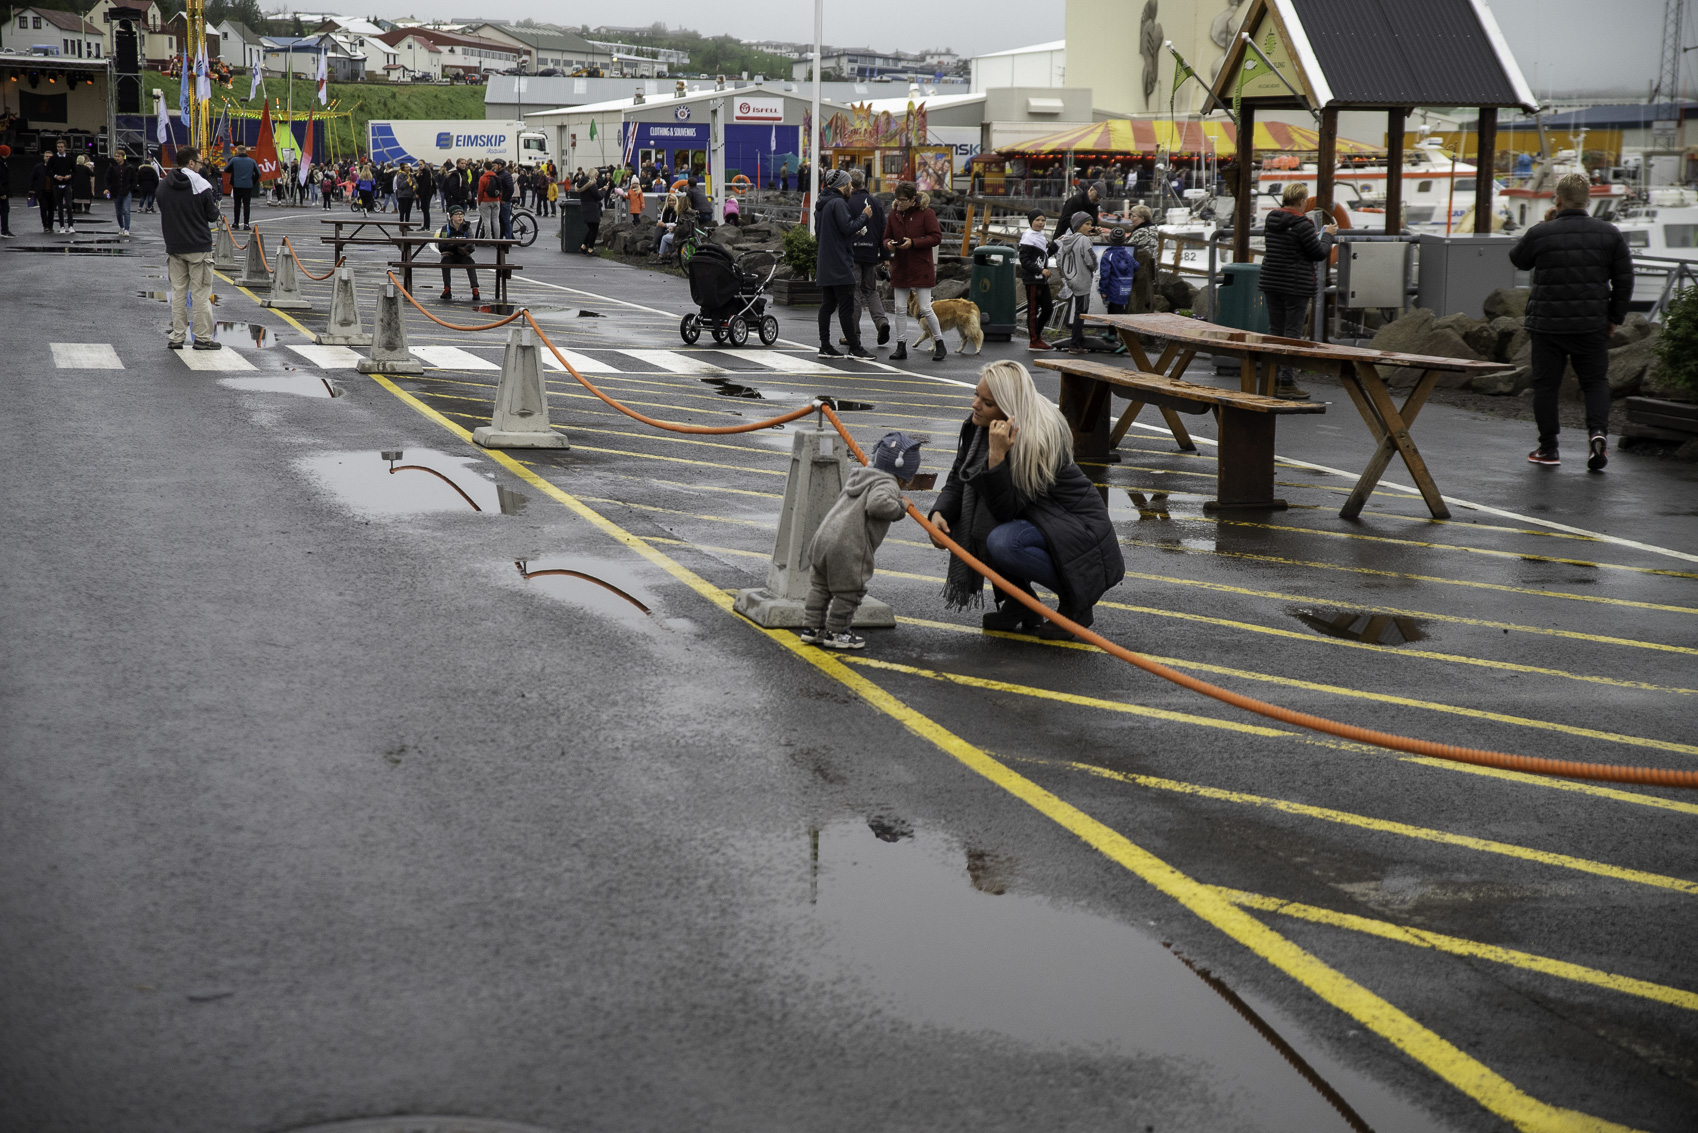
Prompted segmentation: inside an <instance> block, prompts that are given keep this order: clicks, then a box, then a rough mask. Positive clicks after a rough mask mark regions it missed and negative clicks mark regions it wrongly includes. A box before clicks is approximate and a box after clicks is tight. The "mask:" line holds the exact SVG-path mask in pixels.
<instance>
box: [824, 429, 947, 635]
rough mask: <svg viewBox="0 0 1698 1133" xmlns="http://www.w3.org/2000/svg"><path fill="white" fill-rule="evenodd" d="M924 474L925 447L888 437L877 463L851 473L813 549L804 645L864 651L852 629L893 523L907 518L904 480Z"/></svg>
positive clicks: (881, 443) (875, 452)
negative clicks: (904, 514)
mask: <svg viewBox="0 0 1698 1133" xmlns="http://www.w3.org/2000/svg"><path fill="white" fill-rule="evenodd" d="M919 468H920V442H919V441H916V440H914V439H913V438H912V437H910V436H908V435H907V434H906V433H886V434H885V435H884V436H882V437H880V438H879V442H878V444H877V445H876V446H874V448H873V452H872V460H871V462H870V463H869V464H867V465H866V466H865V467H862V468H857V469H855V470H854V471H853V472H851V473H849V481H848V483H846V484H844V485H843V494H842V495H841V496H838V497H837V502H836V503H835V504H832V505H831V510H830V511H828V512H826V513H825V518H824V519H823V520H821V521H820V526H819V530H818V531H816V532H815V533H814V539H813V542H812V543H810V544H808V562H809V564H810V565H811V566H812V567H813V575H812V578H811V579H810V583H809V587H808V601H807V605H806V606H805V607H804V609H803V612H802V624H803V626H804V627H805V628H804V629H803V630H802V640H803V642H805V643H806V644H808V645H823V646H825V647H826V648H828V649H864V648H866V645H867V639H866V638H864V637H862V636H861V635H860V634H857V633H851V632H850V631H849V623H850V622H851V621H852V620H853V619H854V617H855V611H856V610H857V609H858V608H859V607H860V605H861V599H862V598H865V597H866V596H867V582H868V580H869V579H871V578H872V576H873V565H874V561H873V559H874V555H875V554H877V552H878V546H879V544H880V543H882V542H884V536H885V532H887V531H889V530H890V523H891V521H892V520H895V519H900V518H901V517H902V512H903V510H904V509H903V506H902V494H901V491H900V485H899V484H898V483H897V481H898V479H899V478H900V479H903V480H906V479H910V478H911V477H912V476H913V475H914V473H915V472H917V471H919Z"/></svg>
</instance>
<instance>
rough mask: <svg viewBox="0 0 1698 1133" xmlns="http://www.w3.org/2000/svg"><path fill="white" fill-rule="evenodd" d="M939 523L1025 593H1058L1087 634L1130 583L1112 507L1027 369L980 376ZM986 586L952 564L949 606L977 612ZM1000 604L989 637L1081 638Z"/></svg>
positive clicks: (1014, 605) (995, 366) (1011, 366)
mask: <svg viewBox="0 0 1698 1133" xmlns="http://www.w3.org/2000/svg"><path fill="white" fill-rule="evenodd" d="M931 521H932V523H934V524H936V525H937V527H938V529H939V530H941V531H942V532H943V533H944V534H946V535H949V536H950V537H952V538H953V539H954V540H955V541H956V542H957V543H959V544H961V545H962V546H963V547H965V548H966V549H967V550H968V551H969V552H970V553H971V554H972V555H973V556H974V557H976V558H978V559H980V560H982V561H984V562H987V563H989V564H990V566H991V567H992V568H993V569H995V570H996V571H997V573H999V574H1001V575H1002V576H1003V577H1004V578H1006V579H1008V580H1009V581H1010V582H1013V583H1015V584H1017V585H1019V586H1020V587H1021V588H1022V589H1023V590H1025V591H1026V593H1028V594H1032V593H1033V591H1032V583H1034V582H1035V583H1037V584H1038V585H1040V586H1043V587H1045V588H1046V589H1048V590H1051V591H1054V592H1055V594H1056V595H1058V596H1059V597H1060V599H1061V613H1062V614H1064V615H1065V616H1067V617H1069V618H1071V619H1073V620H1074V621H1075V622H1078V623H1079V624H1080V625H1085V626H1088V625H1090V624H1091V622H1092V620H1093V616H1092V612H1091V608H1092V607H1093V606H1095V605H1096V604H1097V600H1098V599H1099V598H1101V597H1102V596H1103V592H1104V591H1106V590H1108V589H1109V588H1110V587H1112V586H1114V585H1116V584H1118V583H1119V582H1120V580H1121V578H1123V577H1124V576H1125V574H1126V564H1125V562H1124V561H1123V560H1122V559H1121V557H1120V541H1119V538H1118V537H1117V536H1116V534H1115V531H1114V525H1113V523H1111V522H1110V521H1109V517H1108V505H1107V504H1105V503H1104V502H1103V498H1102V496H1100V495H1098V494H1097V489H1096V487H1095V486H1094V485H1093V484H1092V483H1091V481H1090V479H1089V478H1088V477H1086V475H1085V474H1084V473H1083V472H1081V471H1080V470H1079V466H1078V465H1077V464H1075V463H1073V437H1072V432H1071V430H1070V429H1069V428H1068V427H1067V422H1066V420H1065V419H1063V417H1062V416H1061V411H1060V410H1058V409H1057V408H1056V407H1055V406H1054V405H1053V404H1051V403H1050V401H1049V400H1048V399H1046V398H1045V397H1044V396H1043V395H1042V394H1040V393H1039V392H1038V390H1037V387H1036V386H1034V385H1033V384H1032V375H1031V374H1029V373H1027V372H1026V367H1024V366H1022V365H1020V363H1018V362H1007V361H1005V362H992V363H991V364H989V365H988V366H986V367H985V368H984V369H982V370H980V371H979V386H978V389H977V390H975V391H974V397H973V414H972V416H971V417H969V418H968V419H967V421H966V422H965V423H964V424H962V426H961V441H960V445H959V447H958V448H957V450H956V453H955V464H954V466H953V467H951V468H950V470H949V479H948V481H947V482H946V483H945V484H944V486H943V491H941V492H940V493H938V497H937V505H936V507H935V508H934V509H933V511H932V514H931ZM939 546H941V544H939ZM982 583H983V579H982V578H981V577H980V576H979V574H978V572H977V571H975V570H973V568H971V567H969V566H968V565H967V564H966V563H964V562H962V561H961V560H960V559H958V558H954V557H951V558H950V560H949V577H948V580H947V582H946V583H945V587H944V601H945V602H946V603H947V604H948V605H949V606H951V607H952V608H955V609H966V608H967V607H968V606H972V605H976V604H978V603H979V602H980V601H982V600H983V595H982ZM996 600H997V609H996V610H995V611H994V612H992V613H987V614H986V615H985V616H984V618H983V624H984V627H985V628H986V629H993V630H1005V631H1017V632H1022V633H1032V632H1034V631H1035V632H1036V634H1037V636H1039V637H1041V638H1045V639H1046V640H1054V641H1060V640H1068V639H1070V638H1071V637H1072V634H1070V633H1068V632H1067V631H1066V630H1063V629H1061V628H1060V627H1058V626H1056V625H1055V624H1054V623H1052V622H1047V621H1046V622H1043V623H1042V624H1041V625H1040V624H1039V621H1040V619H1039V618H1038V616H1037V615H1035V614H1033V613H1031V612H1030V611H1029V610H1027V609H1026V607H1025V606H1022V605H1021V604H1020V603H1018V602H1016V601H1015V600H1014V599H1012V598H1010V597H1008V596H1007V595H1005V594H1003V593H1001V592H1000V591H997V592H996Z"/></svg>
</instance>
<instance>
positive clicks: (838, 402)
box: [814, 393, 878, 413]
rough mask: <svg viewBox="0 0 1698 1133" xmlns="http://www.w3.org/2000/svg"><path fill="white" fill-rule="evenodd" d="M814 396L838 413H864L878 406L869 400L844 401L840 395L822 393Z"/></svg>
mask: <svg viewBox="0 0 1698 1133" xmlns="http://www.w3.org/2000/svg"><path fill="white" fill-rule="evenodd" d="M814 396H815V398H816V400H819V401H822V402H824V403H825V404H827V405H829V406H831V407H832V408H833V409H835V410H837V411H838V412H839V413H864V412H866V411H867V410H869V409H877V408H878V406H876V405H874V404H873V403H872V402H870V401H845V400H843V399H842V398H841V397H831V396H829V395H827V394H823V393H821V394H815V395H814Z"/></svg>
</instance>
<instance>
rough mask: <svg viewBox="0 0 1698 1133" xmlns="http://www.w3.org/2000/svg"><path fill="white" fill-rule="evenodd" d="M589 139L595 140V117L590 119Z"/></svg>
mask: <svg viewBox="0 0 1698 1133" xmlns="http://www.w3.org/2000/svg"><path fill="white" fill-rule="evenodd" d="M590 141H592V142H593V141H595V119H594V118H591V119H590Z"/></svg>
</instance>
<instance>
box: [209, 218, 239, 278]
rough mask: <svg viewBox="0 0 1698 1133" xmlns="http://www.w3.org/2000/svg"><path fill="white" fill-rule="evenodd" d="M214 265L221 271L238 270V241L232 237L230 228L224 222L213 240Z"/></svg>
mask: <svg viewBox="0 0 1698 1133" xmlns="http://www.w3.org/2000/svg"><path fill="white" fill-rule="evenodd" d="M212 266H213V267H215V268H217V269H218V270H219V271H235V270H236V242H235V241H234V240H232V239H230V230H229V229H228V228H226V227H224V226H223V225H222V224H220V225H219V226H218V235H217V236H216V237H214V238H213V241H212Z"/></svg>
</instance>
